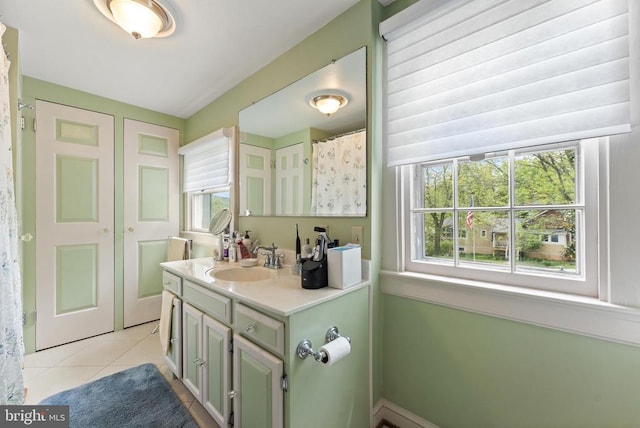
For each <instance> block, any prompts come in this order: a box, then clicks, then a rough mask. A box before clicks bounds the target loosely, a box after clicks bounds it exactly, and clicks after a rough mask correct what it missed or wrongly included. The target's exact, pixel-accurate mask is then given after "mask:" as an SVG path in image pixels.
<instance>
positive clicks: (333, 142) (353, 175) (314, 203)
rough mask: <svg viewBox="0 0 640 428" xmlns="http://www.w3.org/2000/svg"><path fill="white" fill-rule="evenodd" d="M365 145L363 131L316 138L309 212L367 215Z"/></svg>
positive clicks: (365, 137)
mask: <svg viewBox="0 0 640 428" xmlns="http://www.w3.org/2000/svg"><path fill="white" fill-rule="evenodd" d="M366 148H367V133H366V131H358V132H355V133H352V134H347V135H343V136H340V137H337V138H335V139H330V140H326V141H319V142H317V143H316V144H314V145H313V153H312V167H313V168H312V174H313V177H312V185H311V213H312V214H315V215H341V216H350V215H366V214H367V150H366Z"/></svg>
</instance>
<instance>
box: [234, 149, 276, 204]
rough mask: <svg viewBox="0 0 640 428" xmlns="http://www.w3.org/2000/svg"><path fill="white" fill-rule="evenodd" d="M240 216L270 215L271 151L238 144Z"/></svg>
mask: <svg viewBox="0 0 640 428" xmlns="http://www.w3.org/2000/svg"><path fill="white" fill-rule="evenodd" d="M238 156H239V158H240V159H239V162H240V177H242V181H241V182H240V186H239V193H240V195H239V198H238V199H239V201H240V203H239V206H240V215H246V214H247V213H250V215H270V214H271V168H270V165H271V150H269V149H266V148H263V147H257V146H251V145H248V144H240V149H239V154H238Z"/></svg>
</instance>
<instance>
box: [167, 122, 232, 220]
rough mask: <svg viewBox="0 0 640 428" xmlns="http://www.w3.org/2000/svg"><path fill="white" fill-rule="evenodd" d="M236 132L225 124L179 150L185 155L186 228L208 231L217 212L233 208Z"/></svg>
mask: <svg viewBox="0 0 640 428" xmlns="http://www.w3.org/2000/svg"><path fill="white" fill-rule="evenodd" d="M233 135H234V134H233V130H232V129H230V128H223V129H220V130H218V131H215V132H213V133H211V134H208V135H205V136H204V137H202V138H200V139H198V140H196V141H194V142H192V143H189V144H187V145H185V146H182V147H180V149H179V150H178V153H179V154H180V155H182V156H183V180H182V188H183V192H184V195H185V212H186V215H185V220H186V221H185V223H186V224H185V226H186V227H185V228H186V230H190V231H194V232H207V231H208V227H209V222H210V220H211V217H212V216H213V215H214V214H215V213H217V212H218V211H220V210H221V209H225V208H226V209H231V206H230V205H231V177H232V174H233V162H232V159H233V152H232V147H233Z"/></svg>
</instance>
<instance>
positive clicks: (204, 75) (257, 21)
mask: <svg viewBox="0 0 640 428" xmlns="http://www.w3.org/2000/svg"><path fill="white" fill-rule="evenodd" d="M161 2H162V4H163V5H165V6H166V7H167V8H168V9H169V10H170V11H171V12H172V14H173V16H174V18H175V19H176V21H177V29H176V32H175V33H174V34H173V35H171V36H169V37H167V38H157V39H140V40H135V39H134V38H133V37H132V36H131V35H129V34H126V33H125V32H124V31H122V30H121V29H120V27H118V26H116V25H115V24H113V23H112V22H111V21H109V20H108V19H106V18H105V17H104V16H103V15H102V14H101V13H100V12H99V11H98V10H97V8H96V7H95V6H94V3H93V0H1V2H0V21H2V22H3V23H5V24H6V25H8V26H10V27H13V28H17V29H18V30H19V40H20V62H21V67H22V74H23V75H26V76H30V77H34V78H36V79H41V80H45V81H48V82H52V83H56V84H58V85H62V86H67V87H71V88H74V89H78V90H81V91H85V92H88V93H91V94H95V95H100V96H103V97H107V98H111V99H114V100H117V101H121V102H124V103H128V104H132V105H136V106H139V107H144V108H148V109H151V110H154V111H158V112H163V113H167V114H171V115H175V116H178V117H182V118H187V117H189V116H191V115H193V114H194V113H196V112H197V111H198V110H200V109H201V108H202V107H204V106H206V105H207V104H209V103H210V102H211V101H213V100H215V99H216V98H217V97H219V96H220V95H222V94H224V93H225V92H226V91H228V90H229V89H231V88H232V87H234V86H235V85H236V84H238V83H240V82H241V81H242V80H244V79H245V78H247V77H249V76H251V75H252V74H253V73H255V72H256V71H258V70H259V69H260V68H262V67H263V66H265V65H267V64H268V63H269V62H271V61H272V60H274V59H275V58H277V57H278V56H279V55H281V54H283V53H284V52H286V51H287V50H288V49H290V48H292V47H293V46H295V45H296V44H298V43H299V42H300V41H302V40H303V39H305V38H306V37H307V36H309V35H311V34H312V33H314V32H315V31H317V30H318V29H320V28H321V27H322V26H324V25H325V24H327V23H328V22H329V21H331V20H332V19H333V18H335V17H336V16H338V15H340V14H341V13H343V12H344V11H345V10H347V9H348V8H350V7H351V6H353V5H354V4H355V3H357V2H358V0H271V1H264V0H161Z"/></svg>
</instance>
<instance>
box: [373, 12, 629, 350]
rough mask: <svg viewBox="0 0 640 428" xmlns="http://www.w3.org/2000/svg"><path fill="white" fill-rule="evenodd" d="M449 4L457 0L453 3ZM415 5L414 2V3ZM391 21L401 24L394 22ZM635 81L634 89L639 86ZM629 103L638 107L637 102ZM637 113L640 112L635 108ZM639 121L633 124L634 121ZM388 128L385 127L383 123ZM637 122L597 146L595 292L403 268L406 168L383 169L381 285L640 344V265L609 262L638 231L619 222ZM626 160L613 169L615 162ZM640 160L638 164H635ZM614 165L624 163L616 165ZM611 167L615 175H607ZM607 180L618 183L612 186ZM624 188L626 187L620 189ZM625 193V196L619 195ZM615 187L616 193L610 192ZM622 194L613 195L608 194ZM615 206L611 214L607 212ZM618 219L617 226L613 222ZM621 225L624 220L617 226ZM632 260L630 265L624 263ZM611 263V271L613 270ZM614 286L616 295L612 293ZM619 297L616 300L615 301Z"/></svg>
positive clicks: (391, 292)
mask: <svg viewBox="0 0 640 428" xmlns="http://www.w3.org/2000/svg"><path fill="white" fill-rule="evenodd" d="M435 4H446V3H445V2H441V3H440V2H437V1H435V0H421V1H419V2H417V3H416V5H417V6H416V7H418V8H420V7H422V8H423V11H424V13H427V12H429V11H431V10H432V9H433V5H435ZM448 4H454V2H450V3H448ZM410 7H411V6H410ZM419 13H420V12H419V11H416V10H406V12H405V13H404V14H403V12H401V13H399V14H397V15H395V16H393V17H391V18H390V19H389V20H387V21H389V22H388V27H390V28H396V27H399V26H400V25H404V24H406V23H407V22H409V21H411V19H412V18H413V17H415V16H417V15H418V14H419ZM391 19H394V20H395V21H396V22H391ZM639 19H640V7H639V6H638V3H637V2H630V3H629V30H630V31H629V34H630V47H631V52H630V59H631V61H630V69H631V73H630V77H631V83H632V88H633V87H637V85H638V77H637V76H640V73H638V68H639V67H640V62H639V61H638V55H639V54H640V49H639V48H638V46H639V44H638V37H639V35H638V31H637V30H636V29H637V28H638V26H637V23H638V22H639ZM380 31H381V34H382V35H383V36H384V35H386V31H387V28H383V25H382V24H381V28H380ZM634 85H635V86H634ZM632 105H634V106H635V107H636V108H637V106H638V104H637V100H635V101H634V100H632ZM636 110H637V109H636ZM636 122H637V121H634V125H637V123H636ZM383 126H386V125H383ZM637 129H638V127H637V126H634V128H632V133H631V134H626V135H624V134H623V135H616V136H615V137H612V138H611V158H610V157H609V156H610V155H609V147H608V145H607V144H600V152H599V157H600V169H599V189H598V209H599V216H598V225H597V226H598V227H597V228H596V229H592V230H590V231H589V232H590V233H597V234H598V246H597V248H596V250H597V251H598V253H599V266H598V268H599V271H598V296H597V297H589V296H579V295H574V294H567V293H558V292H552V291H546V290H539V289H531V288H525V287H512V286H508V285H504V284H497V283H494V282H484V281H480V280H477V279H459V278H450V277H446V276H442V275H434V274H428V273H420V272H409V271H407V270H406V269H405V266H404V260H405V254H404V252H405V249H404V246H403V245H404V244H403V243H404V241H403V234H404V228H405V225H404V217H403V216H402V205H403V204H404V199H405V198H406V197H407V194H406V191H405V189H404V187H403V186H402V183H403V181H406V180H407V177H405V174H406V173H407V172H406V171H405V168H399V167H398V168H387V169H386V170H384V171H383V173H382V175H383V177H382V180H383V183H382V186H383V189H384V192H382V198H383V202H382V211H383V214H382V218H383V228H382V241H383V243H384V245H383V246H382V248H381V251H382V269H381V271H380V275H379V279H380V289H381V292H382V293H383V294H385V295H387V296H396V297H398V298H404V299H410V300H414V301H419V302H424V303H428V304H435V305H441V306H445V307H450V308H454V309H458V310H464V311H469V312H473V313H479V314H483V315H489V316H492V317H497V318H502V319H507V320H512V321H516V322H522V323H527V324H530V325H535V326H540V327H544V328H550V329H555V330H559V331H562V332H568V333H570V334H579V335H584V336H588V337H593V338H597V339H602V340H607V341H612V342H618V343H624V344H628V345H633V346H640V335H639V334H638V332H639V331H640V309H638V308H637V307H635V306H637V302H638V298H637V297H636V295H637V292H636V291H635V290H636V289H637V286H636V283H637V281H636V279H637V272H636V271H637V269H635V268H634V267H633V260H634V259H633V256H631V255H625V256H624V257H622V260H616V259H613V258H612V259H611V260H610V258H611V257H614V256H620V255H621V253H622V252H623V251H622V250H620V249H619V248H613V247H611V246H612V245H616V246H618V245H620V242H622V241H623V240H624V239H626V237H627V236H630V237H631V238H632V239H634V238H635V237H636V235H637V234H630V235H629V234H626V233H625V232H623V230H627V229H628V228H629V227H632V224H633V221H632V220H630V219H626V218H624V219H622V218H621V216H622V214H620V212H619V210H620V208H621V207H624V208H633V207H637V203H635V202H633V203H627V202H625V203H622V201H621V200H622V199H624V198H627V197H628V196H626V195H627V194H629V193H630V192H629V191H630V190H632V189H633V185H632V184H629V185H627V182H628V180H629V177H635V175H634V173H635V171H636V166H634V165H635V164H634V161H633V160H631V159H633V158H635V154H637V153H638V152H640V149H637V144H636V143H637V141H638V135H639V134H638V133H639V132H640V131H638V130H637ZM622 157H624V159H625V161H626V162H624V163H623V164H622V165H619V166H614V165H612V164H611V162H612V160H617V161H620V160H621V158H622ZM636 163H637V162H636ZM614 168H619V169H618V170H616V169H614ZM610 169H611V173H610ZM610 184H612V185H614V186H616V187H617V190H616V189H610ZM620 188H621V189H622V190H621V189H620ZM621 191H622V192H623V196H621V195H620V192H621ZM610 192H611V193H610ZM615 192H617V194H616V195H615V196H613V197H612V196H610V195H611V194H613V193H615ZM610 209H612V210H615V212H614V214H616V213H617V215H613V216H612V215H611V214H610V212H609V210H610ZM610 218H614V219H615V220H616V224H612V223H611V222H610ZM620 223H622V224H620ZM627 265H628V266H627ZM610 267H611V269H612V270H613V271H610ZM612 291H613V292H612ZM614 299H615V301H616V302H617V303H612V301H613V300H614Z"/></svg>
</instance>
